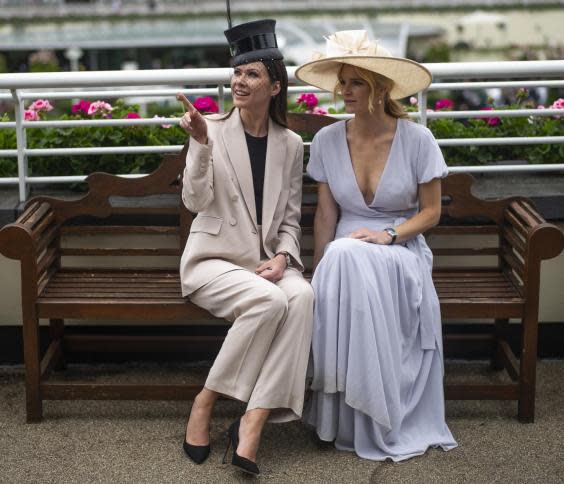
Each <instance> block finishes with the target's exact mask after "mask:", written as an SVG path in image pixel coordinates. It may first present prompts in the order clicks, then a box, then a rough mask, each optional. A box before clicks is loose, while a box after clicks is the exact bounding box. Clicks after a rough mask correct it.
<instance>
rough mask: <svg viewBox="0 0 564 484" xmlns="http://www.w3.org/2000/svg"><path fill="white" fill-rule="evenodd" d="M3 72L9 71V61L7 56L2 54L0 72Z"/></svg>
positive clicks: (0, 55) (0, 56)
mask: <svg viewBox="0 0 564 484" xmlns="http://www.w3.org/2000/svg"><path fill="white" fill-rule="evenodd" d="M3 72H8V62H7V61H6V56H5V55H3V54H0V74H1V73H3Z"/></svg>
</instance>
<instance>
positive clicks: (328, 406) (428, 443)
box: [296, 31, 457, 461]
mask: <svg viewBox="0 0 564 484" xmlns="http://www.w3.org/2000/svg"><path fill="white" fill-rule="evenodd" d="M296 77H298V78H299V79H301V80H302V81H304V82H306V83H308V84H311V85H314V86H317V87H320V88H322V89H325V90H328V91H335V92H336V93H338V94H340V95H341V96H342V97H343V99H344V102H345V108H346V111H347V113H350V114H354V117H353V118H352V119H350V120H347V121H341V122H337V123H335V124H332V125H331V126H328V127H326V128H324V129H322V130H321V131H320V132H319V133H318V134H317V135H316V136H315V138H314V140H313V143H312V146H311V153H310V160H309V164H308V168H307V171H308V174H309V175H310V176H311V177H312V178H313V179H315V180H317V181H318V182H319V192H318V206H317V212H316V216H315V250H314V268H315V272H314V277H313V280H312V285H313V288H314V291H315V297H316V302H315V319H314V331H313V343H312V355H313V365H312V370H313V380H312V385H311V389H312V390H313V398H312V399H311V401H310V406H309V408H308V409H307V410H306V412H305V417H304V418H305V420H306V422H307V423H309V424H311V425H313V426H314V427H315V428H316V431H317V434H318V436H319V437H320V438H321V439H322V440H325V441H335V446H336V448H337V449H341V450H349V451H355V452H356V453H357V454H358V455H359V456H360V457H364V458H367V459H373V460H384V459H387V458H390V459H392V460H394V461H400V460H403V459H407V458H410V457H413V456H416V455H420V454H423V453H424V452H425V451H426V450H427V449H428V448H429V447H441V448H443V449H444V450H449V449H452V448H454V447H456V445H457V444H456V442H455V440H454V438H453V436H452V434H451V432H450V430H449V429H448V427H447V425H446V422H445V415H444V395H443V356H442V336H441V316H440V309H439V301H438V298H437V294H436V291H435V288H434V286H433V281H432V278H431V271H432V254H431V251H430V249H429V247H428V246H427V244H426V242H425V239H424V237H423V235H422V233H423V232H425V231H426V230H427V229H429V228H431V227H432V226H434V225H436V224H437V223H438V221H439V217H440V212H441V181H440V179H441V178H442V177H444V176H446V175H447V167H446V164H445V162H444V159H443V156H442V154H441V151H440V149H439V147H438V145H437V143H436V141H435V139H434V138H433V135H432V134H431V132H430V131H429V130H428V129H427V128H426V127H424V126H421V125H419V124H417V123H414V122H412V121H409V120H408V119H406V114H405V113H404V112H403V109H402V108H401V105H400V104H399V103H397V102H396V101H394V99H399V98H403V97H406V96H409V95H411V94H413V93H415V92H418V91H420V90H422V89H424V88H426V87H427V86H428V85H429V84H430V82H431V75H430V73H429V72H428V71H427V70H426V69H425V68H424V67H423V66H421V65H420V64H417V63H416V62H413V61H410V60H407V59H400V58H394V57H392V56H391V55H390V53H389V52H388V51H386V50H385V49H383V48H382V47H380V46H378V45H376V44H375V43H373V42H370V41H369V40H368V39H367V35H366V32H364V31H346V32H337V33H336V34H334V35H332V36H330V37H329V38H328V39H327V54H326V56H322V57H321V58H318V59H317V60H316V61H313V62H310V63H308V64H305V65H303V66H301V67H300V68H299V69H298V70H297V72H296Z"/></svg>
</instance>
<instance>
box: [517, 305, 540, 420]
mask: <svg viewBox="0 0 564 484" xmlns="http://www.w3.org/2000/svg"><path fill="white" fill-rule="evenodd" d="M537 344H538V320H537V318H536V317H531V316H528V317H527V316H526V317H525V318H523V329H522V336H521V365H520V366H521V368H520V372H519V405H518V408H519V410H518V415H519V421H520V422H523V423H533V421H534V419H535V385H536V371H537Z"/></svg>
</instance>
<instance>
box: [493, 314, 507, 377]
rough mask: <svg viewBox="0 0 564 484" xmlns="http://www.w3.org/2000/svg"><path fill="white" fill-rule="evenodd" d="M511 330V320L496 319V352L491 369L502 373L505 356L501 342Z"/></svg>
mask: <svg viewBox="0 0 564 484" xmlns="http://www.w3.org/2000/svg"><path fill="white" fill-rule="evenodd" d="M508 328H509V319H507V318H506V319H496V320H495V326H494V333H495V350H494V354H493V355H492V361H491V368H492V370H496V371H500V370H503V369H504V367H505V365H504V363H503V356H502V352H503V350H502V349H501V345H500V342H501V340H502V339H505V338H506V336H507V331H508Z"/></svg>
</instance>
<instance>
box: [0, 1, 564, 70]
mask: <svg viewBox="0 0 564 484" xmlns="http://www.w3.org/2000/svg"><path fill="white" fill-rule="evenodd" d="M257 5H260V11H261V13H260V15H261V16H265V15H270V16H272V17H274V18H276V19H277V20H278V29H277V31H278V38H279V41H280V44H281V45H280V46H281V48H282V50H283V52H284V54H285V57H286V59H287V62H288V64H290V65H291V64H300V63H302V62H305V61H307V60H309V56H310V54H311V52H312V51H313V50H322V49H323V44H324V39H323V37H324V36H325V35H327V34H329V33H331V32H334V31H336V30H346V29H359V28H361V29H366V30H368V32H369V34H370V36H371V37H372V38H374V39H378V40H379V41H380V42H381V43H382V44H383V45H384V46H385V47H387V48H388V49H389V50H391V51H392V52H393V53H394V54H396V55H400V56H408V57H411V58H414V59H417V60H419V61H426V62H441V61H449V60H460V61H463V60H499V59H529V58H532V59H534V58H540V59H543V58H562V57H563V52H562V49H563V45H564V37H563V34H562V25H563V24H564V8H563V7H564V1H563V0H553V1H546V0H522V1H513V0H449V1H445V0H262V1H261V2H260V4H259V3H258V2H257V1H249V0H231V7H232V14H233V17H234V21H235V23H236V22H239V21H246V20H250V19H253V18H256V16H257V14H256V13H254V12H256V10H257V8H258V7H257ZM225 28H226V20H225V0H0V71H1V70H5V71H11V72H14V71H16V72H17V71H26V70H29V64H30V55H31V54H32V53H33V52H35V51H37V50H39V49H47V50H50V51H53V52H54V53H55V56H56V64H57V65H58V66H60V67H59V68H61V69H65V70H67V69H78V68H84V69H90V70H107V69H120V68H141V69H151V68H179V67H185V66H201V67H214V66H225V65H227V63H228V59H229V53H228V51H227V48H226V44H225V38H224V36H223V30H224V29H225ZM2 57H3V58H4V60H2ZM54 64H55V63H54ZM2 65H4V67H2Z"/></svg>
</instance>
